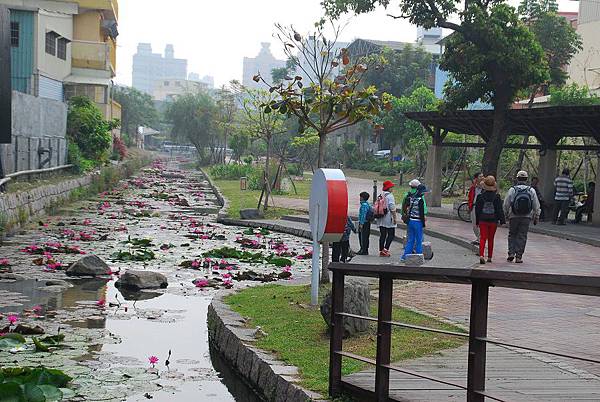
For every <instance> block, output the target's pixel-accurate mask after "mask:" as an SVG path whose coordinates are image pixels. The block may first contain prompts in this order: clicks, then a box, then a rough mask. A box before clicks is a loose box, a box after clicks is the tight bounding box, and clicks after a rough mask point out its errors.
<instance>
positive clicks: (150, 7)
mask: <svg viewBox="0 0 600 402" xmlns="http://www.w3.org/2000/svg"><path fill="white" fill-rule="evenodd" d="M320 2H321V0H294V1H292V0H254V1H249V0H168V1H164V0H120V1H119V38H118V48H117V76H116V79H115V81H116V82H117V83H118V84H122V85H131V64H132V57H133V55H134V54H135V52H136V49H137V44H138V43H139V42H148V43H151V44H152V48H153V51H154V52H155V53H164V48H165V45H166V44H167V43H171V44H173V45H174V46H175V57H177V58H184V59H188V72H196V73H199V74H200V76H204V75H212V76H213V77H214V78H215V84H216V85H217V86H220V85H223V84H225V83H227V82H229V81H230V80H232V79H238V80H241V77H242V62H243V58H244V56H247V57H255V56H256V55H257V53H258V51H259V50H260V43H261V42H271V51H272V53H273V54H274V55H275V57H277V58H279V59H284V56H283V52H282V47H281V44H280V43H279V42H278V40H277V39H276V38H273V32H274V30H275V27H274V24H275V23H281V24H283V25H290V24H292V25H293V26H294V28H295V29H296V30H297V31H298V32H300V33H308V32H310V30H311V27H312V26H313V24H314V22H315V21H317V20H319V19H320V18H321V17H322V16H323V11H322V9H321V6H320ZM510 2H511V3H512V4H514V5H516V4H518V0H511V1H510ZM393 3H394V1H392V4H393ZM559 4H560V10H561V11H577V9H578V4H579V3H578V2H576V1H569V0H559ZM394 11H395V10H394V8H393V7H392V8H390V9H389V10H388V11H386V10H384V9H382V8H381V9H378V10H376V11H375V12H373V13H370V14H363V15H359V16H347V17H345V18H343V19H342V21H343V23H347V25H346V27H345V29H344V31H343V33H342V35H341V37H340V39H339V40H341V41H348V42H349V41H352V40H353V39H355V38H358V37H360V38H366V39H379V40H393V41H401V42H413V41H415V39H416V34H417V29H416V27H415V26H412V25H411V24H409V23H408V22H407V21H405V20H394V19H392V18H390V17H388V16H386V14H387V13H388V12H389V13H393V12H394Z"/></svg>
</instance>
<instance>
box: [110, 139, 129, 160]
mask: <svg viewBox="0 0 600 402" xmlns="http://www.w3.org/2000/svg"><path fill="white" fill-rule="evenodd" d="M113 155H114V156H116V158H114V159H115V160H119V161H122V160H123V159H125V158H127V145H125V142H124V141H123V140H122V139H120V138H115V139H114V142H113Z"/></svg>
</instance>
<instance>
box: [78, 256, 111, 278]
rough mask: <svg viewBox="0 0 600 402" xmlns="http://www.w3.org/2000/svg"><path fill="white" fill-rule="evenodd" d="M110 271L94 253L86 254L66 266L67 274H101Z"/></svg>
mask: <svg viewBox="0 0 600 402" xmlns="http://www.w3.org/2000/svg"><path fill="white" fill-rule="evenodd" d="M110 273H111V270H110V267H109V266H108V265H107V264H106V263H105V262H104V261H103V260H102V259H101V258H100V257H97V256H95V255H86V256H85V257H83V258H81V259H80V260H78V261H76V262H74V263H73V264H71V266H70V267H69V268H67V275H68V276H102V275H110Z"/></svg>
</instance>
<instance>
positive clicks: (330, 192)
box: [325, 180, 348, 233]
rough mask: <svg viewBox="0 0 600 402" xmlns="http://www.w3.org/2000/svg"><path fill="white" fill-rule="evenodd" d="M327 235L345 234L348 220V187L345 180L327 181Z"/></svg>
mask: <svg viewBox="0 0 600 402" xmlns="http://www.w3.org/2000/svg"><path fill="white" fill-rule="evenodd" d="M327 197H328V200H327V224H326V225H325V233H344V228H345V227H346V220H347V219H348V186H347V184H346V181H345V180H327Z"/></svg>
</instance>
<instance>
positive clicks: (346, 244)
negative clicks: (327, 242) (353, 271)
mask: <svg viewBox="0 0 600 402" xmlns="http://www.w3.org/2000/svg"><path fill="white" fill-rule="evenodd" d="M351 232H354V233H356V226H354V223H353V222H352V219H350V217H348V218H347V221H346V227H345V228H344V234H343V235H342V239H341V240H340V241H338V242H335V243H333V244H332V245H331V248H332V253H331V262H340V261H342V262H346V260H347V259H348V253H349V252H350V233H351ZM340 257H341V258H340Z"/></svg>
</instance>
